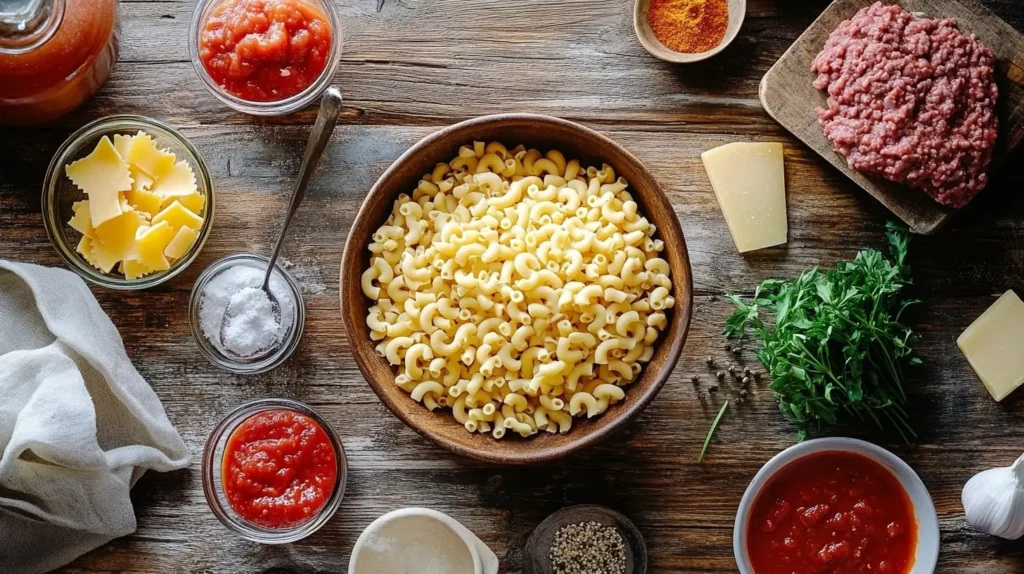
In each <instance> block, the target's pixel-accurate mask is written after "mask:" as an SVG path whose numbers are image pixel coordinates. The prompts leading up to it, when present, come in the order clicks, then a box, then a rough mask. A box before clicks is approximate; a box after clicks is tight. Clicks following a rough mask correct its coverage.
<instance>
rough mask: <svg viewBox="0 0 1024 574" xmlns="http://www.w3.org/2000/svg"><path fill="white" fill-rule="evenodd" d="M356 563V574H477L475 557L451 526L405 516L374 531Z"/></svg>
mask: <svg viewBox="0 0 1024 574" xmlns="http://www.w3.org/2000/svg"><path fill="white" fill-rule="evenodd" d="M370 528H371V529H372V530H369V531H368V532H366V533H365V534H364V536H365V538H362V540H361V544H359V543H357V545H356V548H355V550H354V552H353V553H352V560H353V562H354V566H353V569H352V572H355V574H473V572H474V571H475V568H474V566H473V556H472V554H470V552H469V548H467V546H466V543H465V542H464V541H463V540H462V538H460V537H459V535H458V534H456V533H455V532H454V531H453V530H452V529H451V527H450V526H448V525H447V524H445V523H444V522H442V521H440V520H438V519H436V518H433V517H430V516H416V515H409V516H402V517H396V518H394V519H392V520H388V521H386V522H384V523H383V524H376V525H373V526H371V527H370Z"/></svg>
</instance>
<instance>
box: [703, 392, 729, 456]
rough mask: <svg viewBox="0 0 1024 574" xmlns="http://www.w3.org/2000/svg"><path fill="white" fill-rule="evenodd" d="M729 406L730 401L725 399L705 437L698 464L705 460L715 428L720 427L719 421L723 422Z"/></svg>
mask: <svg viewBox="0 0 1024 574" xmlns="http://www.w3.org/2000/svg"><path fill="white" fill-rule="evenodd" d="M728 407H729V401H725V404H724V405H722V408H721V409H719V411H718V416H716V417H715V420H714V422H712V423H711V428H710V429H708V436H706V437H704V446H702V447H701V449H700V454H699V455H697V464H700V462H701V461H702V460H704V453H706V452H707V451H708V445H709V444H711V437H712V436H713V435H714V434H715V430H717V429H718V423H720V422H722V415H724V414H725V409H727V408H728Z"/></svg>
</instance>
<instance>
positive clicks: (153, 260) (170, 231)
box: [135, 221, 177, 271]
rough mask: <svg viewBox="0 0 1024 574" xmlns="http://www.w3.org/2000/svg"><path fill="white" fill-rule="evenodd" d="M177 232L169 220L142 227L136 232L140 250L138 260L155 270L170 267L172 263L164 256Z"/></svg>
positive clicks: (137, 244)
mask: <svg viewBox="0 0 1024 574" xmlns="http://www.w3.org/2000/svg"><path fill="white" fill-rule="evenodd" d="M175 235H177V233H176V232H175V230H174V228H173V227H171V224H170V223H167V221H161V222H159V223H155V224H153V226H152V227H146V228H140V229H139V230H138V231H137V232H136V236H135V246H136V249H137V250H138V256H137V257H136V258H135V260H136V261H138V262H139V263H141V264H142V265H144V266H145V267H147V268H149V269H152V270H153V271H164V270H166V269H170V268H171V265H170V263H169V262H168V261H167V257H165V256H164V249H166V248H167V245H168V244H169V243H170V242H171V240H172V239H174V237H175Z"/></svg>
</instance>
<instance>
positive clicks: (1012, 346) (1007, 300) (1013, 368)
mask: <svg viewBox="0 0 1024 574" xmlns="http://www.w3.org/2000/svg"><path fill="white" fill-rule="evenodd" d="M956 344H957V346H959V347H960V352H962V353H963V354H964V356H965V357H967V361H968V362H969V363H970V364H971V367H972V368H973V369H974V372H975V373H977V374H978V376H979V377H980V378H981V382H982V383H984V384H985V388H986V389H988V392H989V394H991V395H992V398H993V399H995V400H997V401H1001V400H1003V399H1004V398H1005V397H1006V395H1009V394H1010V393H1012V392H1013V391H1014V389H1016V388H1017V387H1019V386H1020V385H1021V384H1022V383H1024V303H1022V302H1021V300H1020V297H1017V294H1016V293H1014V292H1013V291H1007V292H1006V293H1003V296H1002V297H1000V298H999V299H998V300H997V301H996V302H995V303H994V304H993V305H992V306H991V307H989V308H988V310H987V311H985V312H984V313H982V315H981V317H978V320H977V321H975V322H974V323H972V324H971V326H970V327H968V328H967V330H966V331H964V333H963V334H962V335H960V338H958V339H957V340H956Z"/></svg>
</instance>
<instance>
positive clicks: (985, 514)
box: [961, 455, 1024, 540]
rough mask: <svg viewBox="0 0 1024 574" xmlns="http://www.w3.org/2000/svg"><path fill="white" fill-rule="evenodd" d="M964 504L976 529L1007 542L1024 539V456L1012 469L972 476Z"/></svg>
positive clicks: (967, 514)
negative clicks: (1023, 537)
mask: <svg viewBox="0 0 1024 574" xmlns="http://www.w3.org/2000/svg"><path fill="white" fill-rule="evenodd" d="M961 502H962V503H963V506H964V514H965V515H966V516H967V523H968V524H970V525H971V527H972V528H974V529H975V530H977V531H979V532H984V533H986V534H991V535H993V536H999V537H1000V538H1005V539H1007V540H1016V539H1018V538H1020V537H1022V536H1024V455H1022V456H1021V457H1020V458H1018V459H1017V461H1016V462H1015V463H1014V464H1013V466H1009V467H1002V468H992V469H989V470H985V471H982V472H979V473H978V474H976V475H974V476H973V477H971V479H970V480H968V481H967V484H966V485H964V489H963V492H962V494H961Z"/></svg>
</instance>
